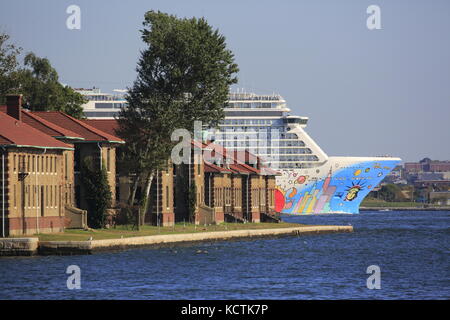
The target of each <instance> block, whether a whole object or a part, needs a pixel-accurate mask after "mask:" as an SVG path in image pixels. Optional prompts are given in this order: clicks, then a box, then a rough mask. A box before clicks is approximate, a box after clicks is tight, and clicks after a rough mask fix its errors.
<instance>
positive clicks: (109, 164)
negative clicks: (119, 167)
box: [106, 148, 111, 172]
mask: <svg viewBox="0 0 450 320" xmlns="http://www.w3.org/2000/svg"><path fill="white" fill-rule="evenodd" d="M110 153H111V149H110V148H108V149H107V150H106V170H107V171H108V172H110V171H111V155H110Z"/></svg>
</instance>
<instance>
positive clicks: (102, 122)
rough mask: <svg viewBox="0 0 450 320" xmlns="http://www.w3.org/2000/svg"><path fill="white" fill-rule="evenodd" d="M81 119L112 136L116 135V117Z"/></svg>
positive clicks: (117, 126) (117, 125)
mask: <svg viewBox="0 0 450 320" xmlns="http://www.w3.org/2000/svg"><path fill="white" fill-rule="evenodd" d="M81 121H83V122H84V123H87V124H88V125H90V126H92V127H94V128H97V129H100V130H102V131H103V132H106V133H108V134H110V135H112V136H116V135H117V133H116V130H117V129H119V123H118V122H117V120H116V119H83V120H81Z"/></svg>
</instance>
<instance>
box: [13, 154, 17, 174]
mask: <svg viewBox="0 0 450 320" xmlns="http://www.w3.org/2000/svg"><path fill="white" fill-rule="evenodd" d="M16 161H17V156H16V155H14V158H13V167H14V172H16V171H17V163H16Z"/></svg>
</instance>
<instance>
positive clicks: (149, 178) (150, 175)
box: [141, 172, 158, 225]
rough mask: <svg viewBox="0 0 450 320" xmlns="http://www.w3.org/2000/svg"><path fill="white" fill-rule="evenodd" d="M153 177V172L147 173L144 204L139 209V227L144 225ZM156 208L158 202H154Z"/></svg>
mask: <svg viewBox="0 0 450 320" xmlns="http://www.w3.org/2000/svg"><path fill="white" fill-rule="evenodd" d="M153 176H154V174H153V172H149V173H148V175H147V179H146V181H145V193H144V203H143V204H142V209H141V225H144V221H145V215H146V214H147V210H148V204H149V203H150V189H151V187H152V182H153ZM156 206H158V201H156Z"/></svg>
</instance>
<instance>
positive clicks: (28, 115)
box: [0, 106, 84, 140]
mask: <svg viewBox="0 0 450 320" xmlns="http://www.w3.org/2000/svg"><path fill="white" fill-rule="evenodd" d="M0 112H6V106H0ZM22 121H23V122H25V123H26V124H28V125H30V126H32V127H33V128H35V129H38V130H39V131H42V132H43V133H46V134H48V135H49V136H52V137H64V138H68V139H71V138H72V139H81V140H84V138H83V137H81V136H80V135H79V134H78V133H75V132H73V131H70V130H68V129H65V128H62V127H60V126H58V125H57V124H55V123H53V122H50V121H47V120H45V119H43V118H41V117H39V116H37V115H36V114H34V113H33V112H30V111H29V110H26V109H22Z"/></svg>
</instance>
